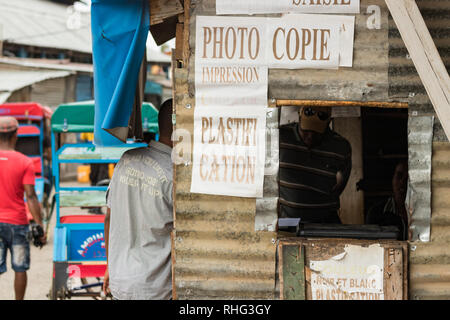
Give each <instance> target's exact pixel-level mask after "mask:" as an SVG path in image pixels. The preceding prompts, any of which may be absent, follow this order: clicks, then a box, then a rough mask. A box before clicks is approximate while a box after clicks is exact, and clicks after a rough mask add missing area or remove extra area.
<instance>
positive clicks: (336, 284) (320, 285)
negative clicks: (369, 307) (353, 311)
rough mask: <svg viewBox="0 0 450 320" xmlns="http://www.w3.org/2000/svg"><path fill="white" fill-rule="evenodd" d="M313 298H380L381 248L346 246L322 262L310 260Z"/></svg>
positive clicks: (382, 256) (382, 261)
mask: <svg viewBox="0 0 450 320" xmlns="http://www.w3.org/2000/svg"><path fill="white" fill-rule="evenodd" d="M309 267H310V269H311V292H312V299H313V300H383V299H384V285H383V270H384V248H382V247H381V246H380V245H379V244H374V245H371V246H369V247H367V248H365V247H361V246H355V245H347V246H346V247H345V252H344V253H342V254H340V255H337V256H335V257H333V258H331V259H329V260H325V261H310V264H309Z"/></svg>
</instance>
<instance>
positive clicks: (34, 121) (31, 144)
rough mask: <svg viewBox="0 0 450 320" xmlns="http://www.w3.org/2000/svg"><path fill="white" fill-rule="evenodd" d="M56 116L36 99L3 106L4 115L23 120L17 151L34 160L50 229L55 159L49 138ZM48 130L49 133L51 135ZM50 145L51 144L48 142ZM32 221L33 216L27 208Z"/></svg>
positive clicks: (46, 224) (36, 183)
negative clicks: (49, 151) (49, 124)
mask: <svg viewBox="0 0 450 320" xmlns="http://www.w3.org/2000/svg"><path fill="white" fill-rule="evenodd" d="M51 115H52V110H51V109H50V108H49V107H46V106H42V105H40V104H39V103H35V102H20V103H5V104H1V105H0V116H11V117H14V118H16V119H17V121H18V122H19V129H18V132H17V136H18V139H17V144H16V150H17V151H19V152H21V153H23V154H25V155H27V156H28V157H30V158H31V159H32V160H33V164H34V172H35V176H36V179H35V190H36V195H37V197H38V200H39V202H40V203H41V205H42V207H43V209H44V217H43V218H44V219H43V220H44V221H43V222H44V227H45V228H46V229H47V227H48V221H49V217H50V215H51V213H50V211H51V206H50V202H49V199H50V193H51V190H52V176H51V174H52V172H51V168H50V164H51V159H49V156H50V155H49V154H46V152H45V148H46V147H47V145H46V143H47V141H48V140H49V128H48V123H47V122H48V121H49V120H50V118H51ZM47 133H48V134H47ZM48 146H49V145H48ZM27 216H28V220H29V221H32V220H33V217H32V215H31V213H30V211H29V210H28V207H27Z"/></svg>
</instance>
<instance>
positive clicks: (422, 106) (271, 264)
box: [174, 0, 450, 299]
mask: <svg viewBox="0 0 450 320" xmlns="http://www.w3.org/2000/svg"><path fill="white" fill-rule="evenodd" d="M190 2H191V5H190V14H189V15H188V17H187V18H188V20H185V22H186V23H187V24H189V29H188V30H189V33H190V34H189V37H188V39H187V41H188V42H186V45H187V44H189V48H187V50H189V56H190V58H189V61H188V64H187V66H186V68H181V69H175V73H174V76H175V88H174V92H175V94H174V98H175V106H176V120H177V124H176V127H177V128H183V129H186V130H188V131H190V132H191V133H192V131H193V114H194V108H195V98H194V97H195V92H194V50H195V16H196V15H215V0H203V1H202V0H197V1H194V0H191V1H190ZM417 3H418V4H419V7H420V8H421V11H422V14H423V15H424V18H425V19H426V21H427V24H428V26H429V28H430V29H431V30H430V31H431V34H432V35H433V37H434V39H435V41H436V44H437V46H438V48H439V51H440V53H441V56H442V57H443V60H444V63H445V64H446V65H447V66H448V63H449V60H450V54H449V42H450V39H449V37H448V33H449V21H450V19H449V17H450V16H449V15H450V14H449V12H450V1H447V0H444V1H437V0H434V1H432V0H428V1H417ZM371 5H376V6H378V7H379V8H380V9H381V28H380V29H368V27H367V20H368V18H369V17H370V16H371V15H372V14H373V12H369V13H368V8H369V6H371ZM185 8H186V7H185ZM189 20H190V21H189ZM185 50H186V49H185ZM185 52H186V51H185ZM269 98H276V99H319V100H355V101H404V102H409V103H410V105H411V108H410V115H411V116H414V115H416V114H417V115H431V114H434V111H433V108H432V105H431V103H430V101H429V99H428V98H427V97H426V94H425V90H424V89H423V86H422V85H421V82H420V79H419V77H418V76H417V73H416V72H415V68H414V65H413V64H412V61H411V60H410V59H408V57H407V51H406V49H405V48H404V45H403V42H402V40H401V39H400V38H399V33H398V30H397V29H396V27H395V23H394V22H393V21H392V19H391V18H390V15H389V12H388V9H387V7H386V5H385V3H384V1H383V0H361V14H360V15H358V16H357V17H356V30H355V48H354V66H353V68H340V69H339V70H337V71H333V70H332V71H330V70H270V72H269ZM410 129H411V128H410ZM412 129H413V128H412ZM435 140H436V141H442V140H445V137H444V136H443V132H442V130H441V129H440V128H439V125H437V126H436V129H435ZM449 155H450V144H449V143H438V142H436V143H435V145H434V157H433V169H434V170H433V173H432V175H433V178H432V179H433V188H432V191H433V196H432V203H433V210H432V230H431V242H430V243H413V244H411V248H412V249H415V250H412V251H411V272H410V275H411V276H410V281H411V285H410V288H411V290H410V291H411V295H410V297H411V298H417V299H420V298H430V297H431V298H450V272H449V269H450V266H449V264H450V253H449V250H448V249H447V247H448V244H449V242H450V236H449V235H450V210H449V209H447V208H448V207H449V205H450V203H449V201H448V200H447V198H448V197H446V195H447V194H448V192H450V190H448V188H450V160H446V159H448V156H449ZM191 170H192V167H191V166H190V165H187V166H184V165H181V166H177V167H176V170H175V182H176V185H175V197H176V201H175V212H176V222H175V229H176V231H175V234H174V235H175V237H174V245H175V246H174V248H175V250H174V252H175V259H176V262H175V265H174V278H175V290H176V294H177V297H178V298H179V299H203V298H205V299H206V298H207V299H213V298H221V299H236V298H246V299H252V298H269V299H270V298H274V297H277V296H278V295H277V292H276V291H277V290H276V289H275V263H276V259H275V253H276V251H275V247H276V243H275V241H274V240H275V238H276V234H275V233H273V232H265V231H261V232H255V231H254V230H255V212H256V201H255V200H254V199H243V198H236V197H221V196H207V195H198V194H190V193H189V190H190V179H191Z"/></svg>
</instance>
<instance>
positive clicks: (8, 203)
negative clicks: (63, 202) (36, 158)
mask: <svg viewBox="0 0 450 320" xmlns="http://www.w3.org/2000/svg"><path fill="white" fill-rule="evenodd" d="M18 128H19V124H18V122H17V120H16V119H15V118H13V117H0V274H2V273H4V272H6V257H7V251H8V250H9V251H10V253H11V266H12V269H13V270H14V272H15V277H14V291H15V297H16V300H23V298H24V297H25V290H26V287H27V270H28V269H29V268H30V242H29V238H28V234H29V224H28V217H27V213H26V208H25V201H24V199H23V198H24V197H23V196H24V193H25V194H26V197H27V202H28V207H29V209H30V212H31V215H32V216H33V219H34V221H35V222H36V223H37V224H39V225H40V226H41V227H43V226H42V217H41V207H40V204H39V201H38V198H37V195H36V192H35V191H34V179H35V177H34V166H33V161H32V160H31V159H30V158H28V157H27V156H25V155H23V154H22V153H20V152H17V151H15V150H14V148H15V145H16V142H17V130H18ZM40 240H41V242H42V243H45V242H46V235H45V234H44V236H43V237H42V238H41V239H40Z"/></svg>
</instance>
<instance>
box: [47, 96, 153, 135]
mask: <svg viewBox="0 0 450 320" xmlns="http://www.w3.org/2000/svg"><path fill="white" fill-rule="evenodd" d="M141 111H142V127H143V130H144V132H153V133H158V109H156V107H155V106H154V105H153V104H151V103H149V102H144V103H143V104H142V108H141ZM94 115H95V102H94V101H93V100H92V101H83V102H75V103H69V104H62V105H60V106H59V107H58V108H57V109H56V111H55V112H54V113H53V116H52V121H51V128H52V131H53V132H56V133H62V132H94Z"/></svg>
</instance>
